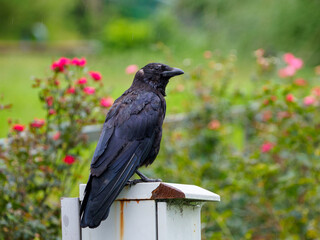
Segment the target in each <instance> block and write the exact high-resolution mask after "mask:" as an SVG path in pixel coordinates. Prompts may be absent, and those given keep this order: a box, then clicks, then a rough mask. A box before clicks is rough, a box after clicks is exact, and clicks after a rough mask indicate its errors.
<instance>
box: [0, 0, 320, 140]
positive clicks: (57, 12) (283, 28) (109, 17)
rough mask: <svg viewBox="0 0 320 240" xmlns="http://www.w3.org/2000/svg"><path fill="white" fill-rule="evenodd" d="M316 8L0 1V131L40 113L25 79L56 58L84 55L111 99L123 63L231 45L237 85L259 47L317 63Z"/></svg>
mask: <svg viewBox="0 0 320 240" xmlns="http://www.w3.org/2000/svg"><path fill="white" fill-rule="evenodd" d="M318 8H319V1H316V0H309V1H307V2H306V1H302V0H291V1H289V0H277V1H276V0H267V1H266V0H243V1H232V0H224V1H221V0H218V1H210V0H198V1H193V0H175V1H166V0H163V1H155V0H136V1H133V0H129V1H125V0H118V1H108V0H81V1H79V0H64V1H61V2H57V1H53V0H47V1H40V0H25V1H18V0H0V22H1V26H0V94H1V95H2V96H3V100H2V101H3V102H8V103H12V104H13V108H12V110H11V111H9V112H8V111H5V112H3V111H2V112H0V137H3V136H5V135H6V133H7V130H8V127H7V118H11V119H13V120H18V121H20V122H21V123H26V122H28V121H30V120H32V119H33V118H34V117H35V116H38V117H41V114H42V110H41V107H40V106H39V105H38V101H37V96H36V94H35V92H34V91H33V90H32V89H31V81H30V79H31V77H32V76H38V77H43V76H46V75H47V74H48V71H49V67H48V66H50V64H51V62H52V61H53V60H54V59H56V58H57V57H60V56H66V57H73V56H85V57H87V58H88V60H89V61H88V62H89V64H90V67H91V68H92V67H94V68H95V70H98V71H101V72H102V74H103V75H104V76H105V80H106V81H107V84H106V86H107V87H108V89H106V91H109V90H111V89H112V90H113V91H112V95H113V96H114V97H117V96H119V94H120V93H121V92H122V91H123V90H124V89H126V88H127V87H128V86H129V85H130V84H131V80H132V76H127V75H125V72H124V69H125V67H126V66H127V65H129V64H138V65H139V67H142V66H144V65H145V64H147V63H148V62H151V61H158V62H166V63H168V62H170V63H171V64H176V66H178V67H179V66H180V67H182V66H181V65H182V63H188V64H192V65H197V64H201V62H202V61H203V57H202V55H203V52H204V51H205V50H207V49H209V50H219V51H221V52H222V53H226V52H227V53H229V52H230V51H235V52H237V55H238V58H239V59H240V61H239V63H240V66H241V67H240V68H239V72H238V75H237V82H236V84H237V83H241V82H244V81H246V79H248V78H249V76H250V70H249V69H250V68H251V66H252V52H253V51H254V50H255V49H257V48H259V47H263V48H265V49H266V50H267V51H268V52H269V53H276V52H286V51H291V52H294V53H295V54H296V55H298V56H300V57H302V58H303V59H304V60H305V61H306V63H307V64H308V65H311V66H312V65H315V64H317V63H319V62H320V59H319V58H320V57H319V52H320V45H319V40H320V26H319V25H320V24H319V23H320V21H319V20H320V11H318ZM188 64H185V65H188ZM173 87H174V86H173ZM179 98H181V96H180V97H179ZM178 100H179V99H178ZM176 101H177V100H176V99H174V100H173V102H176ZM169 106H171V107H170V108H169V113H170V112H171V111H173V112H177V111H178V112H179V109H180V107H179V101H178V104H175V106H172V105H171V104H169ZM172 108H173V109H172ZM181 111H183V110H181Z"/></svg>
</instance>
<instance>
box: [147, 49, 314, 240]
mask: <svg viewBox="0 0 320 240" xmlns="http://www.w3.org/2000/svg"><path fill="white" fill-rule="evenodd" d="M255 54H256V57H257V73H256V74H255V76H254V78H253V79H252V80H253V81H252V85H253V90H252V91H250V90H249V89H245V88H243V86H241V87H240V88H235V87H234V86H231V83H232V82H234V80H232V81H230V80H231V79H233V78H234V76H233V73H234V70H235V67H234V62H235V56H234V55H233V54H231V55H230V56H228V57H227V58H223V57H221V56H219V55H218V54H212V53H211V52H209V51H207V52H206V53H205V54H204V56H205V58H207V59H208V60H207V65H205V66H197V67H196V68H194V69H193V70H191V71H190V74H189V78H190V79H189V81H190V80H191V81H192V86H193V87H192V89H194V95H195V98H194V99H195V100H194V101H193V102H188V104H189V108H190V110H191V111H190V113H188V114H186V116H185V118H184V120H183V121H182V122H178V123H176V124H167V125H166V129H165V130H164V133H165V135H164V139H163V141H162V148H161V153H160V158H159V159H158V161H156V162H155V163H154V165H153V168H154V169H155V170H154V171H155V173H156V175H158V176H161V177H162V178H163V179H165V181H172V182H179V183H189V184H196V185H200V186H202V187H204V188H207V189H209V190H211V191H213V192H216V193H218V194H220V195H221V203H214V204H212V203H207V204H206V205H205V207H204V210H203V223H204V232H203V237H204V239H317V238H318V236H320V211H319V206H318V203H319V201H320V195H319V182H320V178H319V170H320V154H319V149H320V137H319V121H320V113H319V106H320V91H319V89H320V88H319V87H318V86H317V81H318V80H319V76H317V77H315V78H313V79H312V78H310V79H303V78H301V73H300V72H299V69H300V68H301V67H302V64H303V62H302V60H301V59H299V58H296V57H295V56H293V55H292V54H285V55H284V61H281V60H280V59H279V58H277V57H275V56H266V54H265V53H264V51H263V50H262V49H259V50H258V51H256V53H255ZM212 55H214V57H212ZM287 68H292V69H293V70H292V71H291V72H290V71H289V74H287V75H284V74H283V70H284V69H287ZM317 72H318V74H319V67H318V68H317ZM287 73H288V72H287ZM280 76H281V77H280ZM187 77H188V76H187Z"/></svg>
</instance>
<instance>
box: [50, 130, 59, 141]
mask: <svg viewBox="0 0 320 240" xmlns="http://www.w3.org/2000/svg"><path fill="white" fill-rule="evenodd" d="M60 136H61V133H60V132H56V133H55V134H54V135H53V136H52V139H53V140H55V141H57V140H59V138H60Z"/></svg>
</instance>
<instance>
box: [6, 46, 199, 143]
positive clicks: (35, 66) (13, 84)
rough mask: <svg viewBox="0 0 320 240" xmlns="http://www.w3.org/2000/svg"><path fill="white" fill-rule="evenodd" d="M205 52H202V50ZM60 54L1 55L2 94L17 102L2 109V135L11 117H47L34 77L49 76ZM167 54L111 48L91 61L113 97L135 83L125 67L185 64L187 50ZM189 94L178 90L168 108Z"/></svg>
mask: <svg viewBox="0 0 320 240" xmlns="http://www.w3.org/2000/svg"><path fill="white" fill-rule="evenodd" d="M199 56H201V54H199ZM58 57H60V56H52V55H48V54H44V55H40V54H14V55H8V54H7V55H1V56H0V66H1V77H0V96H3V100H1V102H2V103H11V104H12V105H13V106H12V108H11V109H9V110H3V111H0V138H1V137H5V136H6V135H7V133H8V130H9V126H8V119H11V120H12V121H13V122H19V123H22V124H28V123H29V122H30V121H32V120H33V119H34V118H43V117H44V111H43V110H42V106H41V104H40V102H39V100H38V94H37V90H36V89H33V88H32V87H31V85H32V77H40V78H42V77H46V76H49V74H50V71H51V70H50V64H51V63H52V61H53V60H55V59H57V58H58ZM168 58H170V57H168V56H167V54H165V53H164V52H163V51H157V50H154V51H148V52H146V51H142V50H131V51H124V52H122V53H118V52H112V51H111V52H109V53H108V52H107V53H106V54H105V55H100V56H88V57H87V63H88V68H89V69H90V70H95V71H100V72H101V73H102V75H103V81H104V84H105V87H104V90H105V94H106V95H107V94H109V93H110V94H111V96H112V97H114V98H117V97H119V96H120V95H121V94H122V93H123V92H124V91H125V90H126V89H127V88H128V87H130V85H131V83H132V79H133V76H132V75H130V76H128V75H126V74H125V68H126V67H127V66H128V65H129V64H138V66H139V67H143V66H144V65H145V64H147V63H149V62H165V63H170V64H172V65H174V66H175V67H181V68H183V66H181V65H182V64H175V63H181V62H183V58H184V56H183V54H180V56H178V57H177V58H176V60H172V59H171V60H170V59H169V60H168ZM178 84H182V78H180V77H177V78H175V81H172V83H171V84H170V85H169V88H168V91H169V92H170V91H172V90H174V89H175V88H176V86H177V85H178ZM188 100H189V98H188V96H186V95H185V94H183V93H179V92H176V91H175V94H174V95H173V94H169V96H168V97H167V102H168V112H170V113H176V112H180V111H182V110H181V107H180V106H182V105H184V104H185V103H183V102H186V101H188Z"/></svg>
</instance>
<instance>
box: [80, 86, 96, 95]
mask: <svg viewBox="0 0 320 240" xmlns="http://www.w3.org/2000/svg"><path fill="white" fill-rule="evenodd" d="M83 92H84V93H85V94H88V95H92V94H94V93H95V92H96V89H95V88H94V87H85V88H84V89H83Z"/></svg>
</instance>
